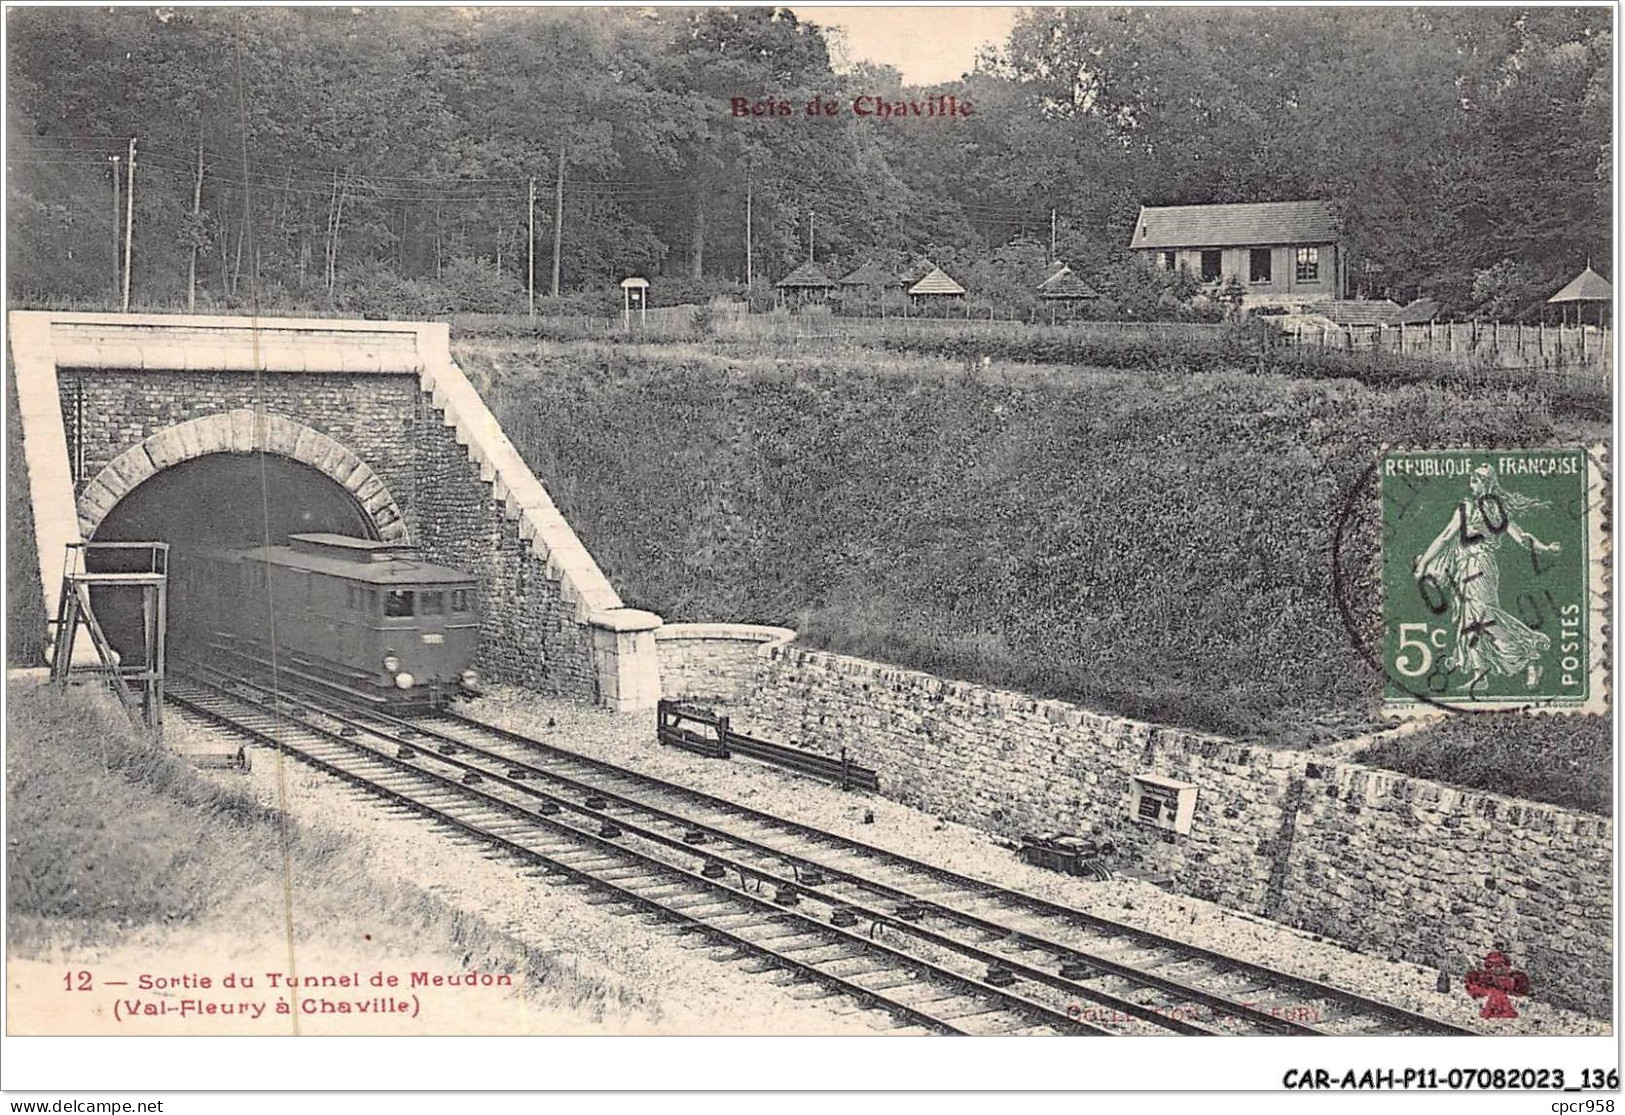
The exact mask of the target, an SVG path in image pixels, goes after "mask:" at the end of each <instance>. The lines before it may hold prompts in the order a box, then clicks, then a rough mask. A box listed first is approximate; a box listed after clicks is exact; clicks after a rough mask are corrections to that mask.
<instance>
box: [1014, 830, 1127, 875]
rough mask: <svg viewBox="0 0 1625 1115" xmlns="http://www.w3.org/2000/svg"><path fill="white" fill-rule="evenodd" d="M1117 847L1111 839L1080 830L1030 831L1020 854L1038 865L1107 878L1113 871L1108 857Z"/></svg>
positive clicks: (1070, 873) (1069, 872)
mask: <svg viewBox="0 0 1625 1115" xmlns="http://www.w3.org/2000/svg"><path fill="white" fill-rule="evenodd" d="M1113 851H1115V849H1114V848H1113V846H1112V843H1111V841H1109V840H1103V839H1101V838H1099V837H1096V836H1079V835H1077V834H1076V833H1061V832H1043V833H1038V834H1036V835H1034V834H1032V833H1026V834H1023V835H1022V838H1021V851H1020V853H1019V854H1020V856H1021V858H1022V859H1023V860H1025V861H1026V862H1028V863H1030V864H1032V865H1034V866H1035V867H1047V868H1049V869H1050V870H1051V871H1060V872H1063V873H1064V874H1067V875H1089V876H1093V877H1095V878H1099V879H1103V878H1106V877H1108V876H1109V875H1110V874H1111V872H1110V871H1109V870H1108V869H1107V867H1106V865H1105V862H1104V860H1105V857H1106V856H1109V855H1111V854H1112V852H1113Z"/></svg>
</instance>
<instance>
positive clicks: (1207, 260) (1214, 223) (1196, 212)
mask: <svg viewBox="0 0 1625 1115" xmlns="http://www.w3.org/2000/svg"><path fill="white" fill-rule="evenodd" d="M1129 247H1130V248H1131V249H1133V250H1134V251H1135V252H1138V253H1140V254H1141V255H1142V256H1143V257H1144V258H1145V259H1146V260H1147V262H1149V263H1150V264H1152V265H1153V266H1155V267H1160V268H1162V269H1163V270H1165V271H1177V270H1180V269H1181V268H1183V269H1185V270H1187V271H1189V272H1190V273H1191V274H1192V275H1194V276H1196V277H1197V278H1198V279H1200V280H1201V281H1202V282H1203V283H1204V284H1209V285H1211V286H1212V287H1214V288H1217V287H1219V286H1221V285H1223V284H1224V283H1225V282H1226V281H1227V280H1228V279H1230V278H1231V277H1232V276H1234V277H1235V278H1236V279H1238V280H1239V281H1240V283H1241V286H1242V290H1243V291H1244V292H1245V294H1244V296H1243V304H1244V305H1268V304H1278V305H1294V304H1298V303H1309V302H1320V301H1330V300H1340V299H1342V298H1343V297H1344V290H1345V288H1346V286H1347V277H1346V271H1347V260H1346V258H1345V253H1344V250H1343V246H1342V235H1341V230H1340V228H1339V227H1338V222H1337V218H1336V215H1335V214H1333V213H1332V209H1331V206H1330V205H1328V204H1327V203H1326V202H1324V201H1270V202H1253V203H1248V204H1243V205H1155V206H1153V205H1143V206H1141V207H1140V219H1139V220H1138V221H1136V222H1135V225H1134V237H1133V239H1132V240H1131V241H1130V243H1129Z"/></svg>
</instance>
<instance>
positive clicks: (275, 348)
mask: <svg viewBox="0 0 1625 1115" xmlns="http://www.w3.org/2000/svg"><path fill="white" fill-rule="evenodd" d="M19 314H27V315H28V316H34V317H39V318H43V319H45V320H47V321H48V322H49V324H50V331H51V340H52V343H53V347H54V349H55V356H56V364H57V367H59V368H91V369H99V368H118V369H127V370H137V371H141V370H152V371H209V372H252V371H268V372H340V373H351V372H365V373H374V374H381V375H389V374H394V375H417V374H419V373H420V372H421V371H422V367H423V359H422V354H421V352H420V340H421V336H422V334H421V331H420V329H419V328H418V323H417V322H381V321H348V320H334V321H323V320H318V319H311V318H266V317H248V316H242V317H204V316H199V315H195V314H90V313H84V314H56V313H50V314H47V313H39V312H36V311H19Z"/></svg>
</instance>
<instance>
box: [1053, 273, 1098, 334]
mask: <svg viewBox="0 0 1625 1115" xmlns="http://www.w3.org/2000/svg"><path fill="white" fill-rule="evenodd" d="M1099 297H1100V294H1099V292H1098V291H1096V290H1095V289H1094V288H1093V287H1091V286H1090V285H1089V284H1088V283H1086V282H1084V281H1083V280H1082V279H1080V278H1078V276H1077V274H1076V273H1075V272H1074V271H1073V270H1072V268H1070V267H1068V266H1067V265H1066V264H1064V263H1061V262H1059V261H1057V262H1056V263H1055V264H1052V265H1051V273H1050V277H1049V278H1047V279H1045V280H1044V281H1043V282H1042V283H1039V284H1038V300H1039V301H1040V302H1043V303H1044V304H1045V305H1047V306H1048V307H1049V318H1050V322H1051V323H1052V324H1053V323H1054V321H1055V310H1056V308H1057V307H1065V308H1066V309H1067V310H1069V311H1071V312H1073V313H1076V312H1077V308H1078V305H1079V304H1080V303H1083V302H1087V301H1089V300H1090V299H1092V298H1099Z"/></svg>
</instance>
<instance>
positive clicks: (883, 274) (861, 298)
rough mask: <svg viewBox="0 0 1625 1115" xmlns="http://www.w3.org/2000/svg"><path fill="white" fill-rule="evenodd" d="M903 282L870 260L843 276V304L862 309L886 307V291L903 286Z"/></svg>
mask: <svg viewBox="0 0 1625 1115" xmlns="http://www.w3.org/2000/svg"><path fill="white" fill-rule="evenodd" d="M902 285H903V283H902V280H900V279H899V278H897V276H895V275H893V274H892V273H891V272H890V271H887V270H886V269H885V268H884V267H882V266H880V265H879V264H878V263H876V262H875V261H874V260H870V261H869V262H867V263H865V264H864V265H863V266H862V267H859V268H857V269H855V270H853V271H848V272H847V273H846V274H845V275H842V276H841V302H842V303H843V304H844V305H849V306H851V305H856V306H861V307H865V308H867V307H869V306H880V307H882V309H884V307H885V296H886V291H887V290H889V289H890V288H892V287H900V286H902Z"/></svg>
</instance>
